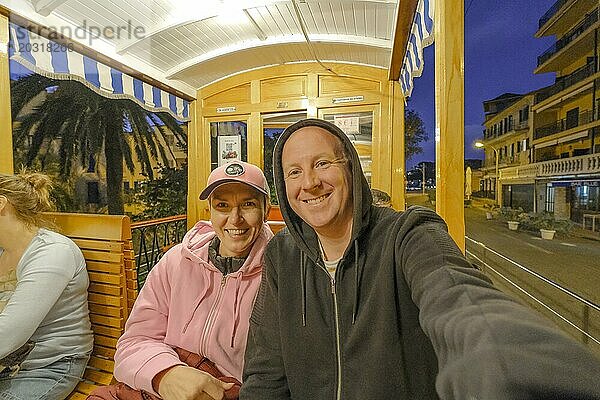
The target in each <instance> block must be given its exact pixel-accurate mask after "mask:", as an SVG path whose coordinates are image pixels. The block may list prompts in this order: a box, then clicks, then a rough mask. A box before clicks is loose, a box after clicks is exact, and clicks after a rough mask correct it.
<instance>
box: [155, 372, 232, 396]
mask: <svg viewBox="0 0 600 400" xmlns="http://www.w3.org/2000/svg"><path fill="white" fill-rule="evenodd" d="M232 386H233V383H225V382H221V381H220V380H218V379H217V378H215V377H213V376H212V375H210V374H207V373H206V372H203V371H200V370H197V369H195V368H192V367H187V366H182V365H178V366H176V367H173V368H171V369H169V370H168V371H167V372H166V373H165V375H164V376H163V377H162V379H161V380H160V383H159V386H158V394H160V397H162V398H163V400H221V399H222V398H223V395H224V393H225V391H226V390H228V389H230V388H231V387H232Z"/></svg>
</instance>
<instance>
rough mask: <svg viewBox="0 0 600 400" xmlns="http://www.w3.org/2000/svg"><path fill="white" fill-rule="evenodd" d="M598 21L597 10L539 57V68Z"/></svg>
mask: <svg viewBox="0 0 600 400" xmlns="http://www.w3.org/2000/svg"><path fill="white" fill-rule="evenodd" d="M597 21H598V9H597V8H596V9H595V10H594V11H592V12H591V13H590V14H588V15H587V16H586V17H585V18H584V19H583V21H581V22H580V23H579V24H578V25H577V26H576V27H575V28H573V29H571V30H570V31H569V32H567V33H566V34H565V35H564V36H563V37H562V38H560V39H559V40H557V41H556V43H554V44H553V45H552V46H550V47H549V48H548V49H547V50H546V51H545V52H543V53H542V55H541V56H539V57H538V63H537V65H538V67H539V66H540V65H542V64H543V63H545V62H546V61H548V60H549V59H550V58H552V56H554V55H555V54H556V53H558V52H559V51H560V50H561V49H563V48H565V47H566V46H567V45H568V44H569V43H571V42H572V41H573V40H575V39H577V38H578V37H579V36H580V35H581V34H582V33H583V32H585V31H586V30H587V29H588V28H589V27H590V26H592V25H593V24H594V23H596V22H597Z"/></svg>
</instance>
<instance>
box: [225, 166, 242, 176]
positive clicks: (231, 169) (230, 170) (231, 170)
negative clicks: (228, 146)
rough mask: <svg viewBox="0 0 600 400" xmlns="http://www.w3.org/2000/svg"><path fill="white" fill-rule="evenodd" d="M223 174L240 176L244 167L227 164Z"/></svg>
mask: <svg viewBox="0 0 600 400" xmlns="http://www.w3.org/2000/svg"><path fill="white" fill-rule="evenodd" d="M225 173H226V174H227V175H229V176H240V175H242V174H243V173H244V167H242V166H241V165H240V164H238V163H233V164H229V165H228V166H227V168H225Z"/></svg>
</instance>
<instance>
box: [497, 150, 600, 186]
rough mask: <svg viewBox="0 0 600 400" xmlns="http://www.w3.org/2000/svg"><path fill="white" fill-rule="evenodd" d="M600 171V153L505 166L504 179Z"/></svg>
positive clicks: (585, 173)
mask: <svg viewBox="0 0 600 400" xmlns="http://www.w3.org/2000/svg"><path fill="white" fill-rule="evenodd" d="M598 173H600V153H595V154H588V155H585V156H577V157H569V158H561V159H558V160H549V161H542V162H538V163H534V164H527V165H520V166H516V167H510V168H503V169H501V170H500V177H501V178H502V180H506V179H516V178H538V177H553V176H561V175H587V174H598Z"/></svg>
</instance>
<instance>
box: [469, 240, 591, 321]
mask: <svg viewBox="0 0 600 400" xmlns="http://www.w3.org/2000/svg"><path fill="white" fill-rule="evenodd" d="M465 239H467V240H468V241H471V242H473V243H475V244H477V245H479V246H481V247H483V248H485V249H486V250H487V251H489V252H490V253H493V254H495V255H497V256H498V257H500V258H502V259H504V260H506V261H508V262H509V263H511V264H513V265H514V266H516V267H518V268H520V269H522V270H523V271H525V272H527V273H529V274H531V275H533V276H535V277H536V278H538V279H540V280H542V281H544V282H546V283H548V284H550V285H552V286H554V287H555V288H557V289H558V290H560V291H562V292H564V293H566V294H567V295H569V296H571V297H573V298H574V299H576V300H578V301H580V302H582V303H584V304H585V305H587V306H588V307H591V308H593V309H594V310H596V311H600V305H598V304H596V303H593V302H591V301H590V300H588V299H585V298H583V297H581V296H580V295H578V294H577V293H575V292H572V291H571V290H569V289H567V288H565V287H563V286H561V285H560V284H558V283H556V282H554V281H553V280H551V279H548V278H546V277H545V276H543V275H540V274H538V273H537V272H535V271H532V270H530V269H529V268H527V267H525V266H524V265H521V264H519V263H518V262H516V261H513V260H511V259H510V258H508V257H506V256H505V255H503V254H501V253H498V252H497V251H496V250H494V249H492V248H491V247H488V246H486V245H485V243H482V242H478V241H476V240H474V239H471V238H470V237H468V236H465Z"/></svg>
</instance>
